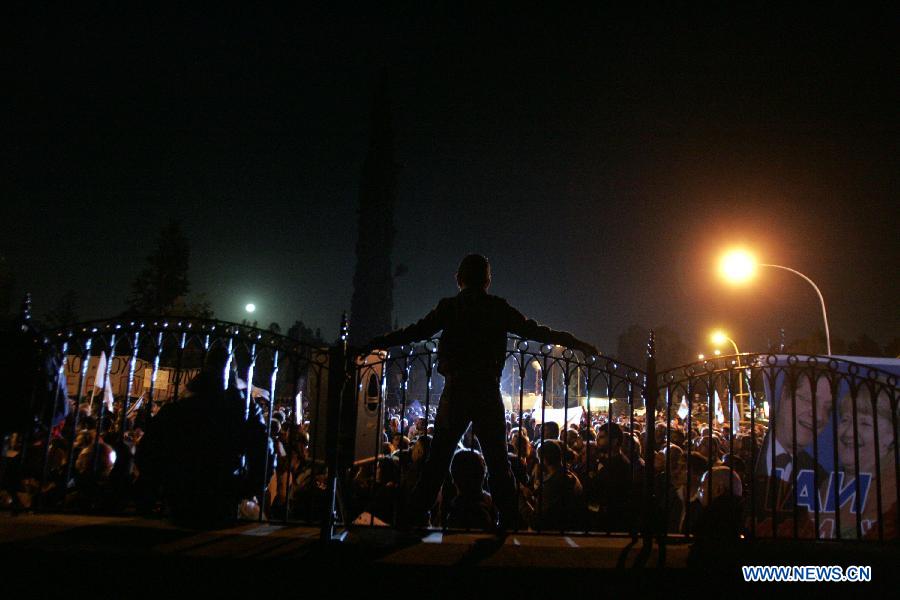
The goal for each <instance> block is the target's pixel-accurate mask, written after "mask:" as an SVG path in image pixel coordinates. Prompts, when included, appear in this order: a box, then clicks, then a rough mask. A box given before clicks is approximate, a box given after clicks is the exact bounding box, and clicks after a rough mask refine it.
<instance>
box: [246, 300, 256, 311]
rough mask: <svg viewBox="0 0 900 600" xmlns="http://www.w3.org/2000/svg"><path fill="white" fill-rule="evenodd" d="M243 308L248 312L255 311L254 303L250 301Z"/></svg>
mask: <svg viewBox="0 0 900 600" xmlns="http://www.w3.org/2000/svg"><path fill="white" fill-rule="evenodd" d="M244 310H246V311H247V312H248V313H252V312H255V311H256V305H255V304H253V303H252V302H251V303H250V304H248V305H247V306H245V307H244Z"/></svg>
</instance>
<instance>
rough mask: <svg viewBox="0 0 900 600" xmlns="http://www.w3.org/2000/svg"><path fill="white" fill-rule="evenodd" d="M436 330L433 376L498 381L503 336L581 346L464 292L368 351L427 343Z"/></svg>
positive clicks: (499, 302) (496, 300)
mask: <svg viewBox="0 0 900 600" xmlns="http://www.w3.org/2000/svg"><path fill="white" fill-rule="evenodd" d="M441 330H443V334H441V343H440V346H439V348H438V371H439V372H440V373H441V374H442V375H445V376H447V375H455V374H459V373H472V374H474V373H488V374H491V375H496V376H498V377H499V376H500V375H501V374H502V372H503V364H504V361H505V360H506V336H507V333H514V334H515V335H518V336H521V337H522V338H525V339H528V340H535V341H537V342H543V343H547V344H560V345H562V346H567V347H571V348H578V347H579V346H580V345H581V343H580V342H579V341H578V340H577V339H576V338H575V337H574V336H573V335H572V334H570V333H566V332H564V331H554V330H553V329H550V328H549V327H546V326H544V325H539V324H538V323H537V322H536V321H534V320H533V319H526V318H525V316H524V315H522V313H520V312H519V311H518V310H516V309H515V308H513V307H512V306H510V305H509V303H508V302H507V301H506V300H504V299H503V298H500V297H498V296H492V295H490V294H488V293H486V292H484V291H483V290H479V289H469V288H467V289H464V290H462V291H461V292H460V293H459V294H457V295H456V296H454V297H452V298H444V299H443V300H441V301H440V302H438V305H437V306H436V307H435V308H434V309H433V310H432V311H431V312H429V313H428V314H427V315H425V317H424V318H423V319H422V320H420V321H419V322H418V323H415V324H413V325H410V326H409V327H406V328H404V329H400V330H397V331H394V332H392V333H389V334H387V335H384V336H380V337H377V338H375V339H373V340H372V341H371V342H370V346H373V347H376V348H388V347H391V346H399V345H402V344H409V343H412V342H417V341H420V340H425V339H428V338H430V337H432V336H433V335H434V334H436V333H437V332H438V331H441Z"/></svg>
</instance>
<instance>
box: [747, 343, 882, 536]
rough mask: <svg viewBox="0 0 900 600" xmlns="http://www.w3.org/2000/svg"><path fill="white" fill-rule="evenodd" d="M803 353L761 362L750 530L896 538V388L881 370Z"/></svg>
mask: <svg viewBox="0 0 900 600" xmlns="http://www.w3.org/2000/svg"><path fill="white" fill-rule="evenodd" d="M805 358H806V357H800V360H799V361H792V362H791V363H789V362H788V358H787V356H783V355H778V356H775V357H769V362H767V363H766V367H765V369H764V371H765V377H764V387H765V394H766V398H768V399H769V404H770V409H769V410H770V413H769V414H770V421H769V429H768V431H767V432H766V435H765V437H764V439H763V441H762V445H761V447H760V454H759V457H758V459H757V462H756V466H755V473H754V478H755V490H756V494H755V495H756V503H755V504H756V523H755V529H756V534H757V536H763V537H767V536H771V535H773V534H774V535H777V536H778V537H792V536H793V535H794V533H795V532H796V534H797V535H799V536H800V537H807V538H819V539H835V538H841V539H857V538H860V539H879V538H880V537H882V536H883V538H884V539H897V536H898V527H897V510H898V506H897V478H896V472H897V462H896V461H897V444H896V439H895V431H896V427H897V422H898V412H897V390H896V388H894V387H893V386H891V385H890V384H889V383H888V381H887V373H885V372H884V371H882V370H878V371H875V370H871V369H869V368H867V367H865V366H858V365H857V366H856V367H854V366H853V365H852V363H848V362H845V361H842V360H841V361H833V362H832V364H831V365H828V364H825V363H824V361H822V360H821V359H819V361H818V364H816V365H811V364H810V363H809V362H807V361H806V360H805ZM853 358H854V359H856V360H859V361H863V360H866V359H865V358H863V357H853ZM873 366H874V367H875V368H876V369H877V368H878V365H873Z"/></svg>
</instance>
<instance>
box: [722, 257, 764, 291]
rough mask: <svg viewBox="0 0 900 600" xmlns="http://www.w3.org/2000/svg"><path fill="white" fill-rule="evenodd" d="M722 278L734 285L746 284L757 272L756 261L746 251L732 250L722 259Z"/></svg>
mask: <svg viewBox="0 0 900 600" xmlns="http://www.w3.org/2000/svg"><path fill="white" fill-rule="evenodd" d="M720 267H721V271H722V276H723V277H724V278H725V279H726V280H728V281H730V282H732V283H744V282H745V281H749V280H750V279H751V278H753V275H754V273H755V272H756V259H755V258H753V255H752V254H750V253H749V252H747V251H746V250H732V251H731V252H729V253H727V254H726V255H725V256H723V257H722V263H721V265H720Z"/></svg>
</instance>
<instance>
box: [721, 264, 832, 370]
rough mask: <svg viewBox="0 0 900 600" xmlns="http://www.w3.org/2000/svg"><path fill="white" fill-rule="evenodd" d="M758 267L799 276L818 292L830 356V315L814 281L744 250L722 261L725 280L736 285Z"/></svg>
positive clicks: (748, 277)
mask: <svg viewBox="0 0 900 600" xmlns="http://www.w3.org/2000/svg"><path fill="white" fill-rule="evenodd" d="M757 266H759V267H772V268H773V269H781V270H783V271H788V272H790V273H793V274H794V275H799V276H800V277H802V278H803V279H804V280H805V281H806V282H807V283H809V285H811V286H812V287H813V289H814V290H815V291H816V295H817V296H819V303H820V304H821V305H822V320H823V321H824V322H825V346H826V348H827V352H828V355H829V356H830V355H831V333H830V332H829V330H828V313H827V312H826V310H825V297H824V296H822V291H821V290H820V289H819V286H817V285H816V284H815V282H814V281H813V280H812V279H810V278H809V277H807V276H806V275H804V274H803V273H801V272H800V271H797V270H796V269H791V268H790V267H785V266H784V265H773V264H770V263H757V262H756V259H754V258H753V256H751V255H750V254H749V253H748V252H745V251H742V250H735V251H732V252H729V253H728V254H726V255H725V257H724V258H723V259H722V265H721V267H722V273H723V274H724V275H725V278H726V279H728V280H729V281H732V282H735V283H742V282H744V281H747V280H748V279H750V278H751V277H753V274H754V271H755V270H756V267H757Z"/></svg>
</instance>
